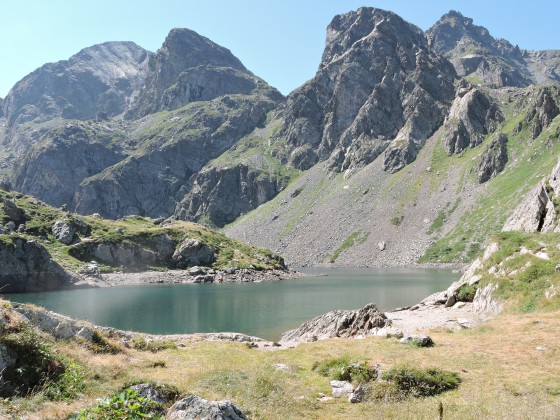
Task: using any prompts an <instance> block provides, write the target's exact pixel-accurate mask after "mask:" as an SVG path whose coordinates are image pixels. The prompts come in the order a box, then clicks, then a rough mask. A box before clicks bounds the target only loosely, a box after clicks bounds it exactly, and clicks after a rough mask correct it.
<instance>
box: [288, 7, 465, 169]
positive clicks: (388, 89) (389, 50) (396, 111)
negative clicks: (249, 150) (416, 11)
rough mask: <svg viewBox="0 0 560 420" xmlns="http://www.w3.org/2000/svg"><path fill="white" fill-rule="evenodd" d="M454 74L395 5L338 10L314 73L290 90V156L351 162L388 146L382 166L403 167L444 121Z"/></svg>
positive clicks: (304, 163)
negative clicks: (390, 9) (389, 9)
mask: <svg viewBox="0 0 560 420" xmlns="http://www.w3.org/2000/svg"><path fill="white" fill-rule="evenodd" d="M454 77H455V72H454V70H453V67H452V66H451V64H450V63H449V62H448V61H447V60H445V59H444V58H442V57H440V56H438V55H437V54H435V52H434V51H433V50H432V49H431V48H430V47H429V45H428V41H427V38H426V36H425V35H424V33H423V32H422V31H421V30H420V29H419V28H418V27H416V26H414V25H411V24H409V23H408V22H406V21H404V20H403V19H402V18H400V17H399V16H397V15H395V14H394V13H392V12H387V11H383V10H380V9H375V8H367V7H363V8H361V9H358V10H357V11H354V12H349V13H346V14H344V15H339V16H336V17H335V18H334V19H333V20H332V22H331V24H330V25H329V26H328V28H327V37H326V47H325V52H324V54H323V59H322V62H321V65H320V67H319V70H318V72H317V74H316V75H315V77H314V78H313V79H312V80H310V81H309V82H307V83H306V84H304V85H303V86H302V87H300V88H298V89H296V90H295V91H294V92H292V93H291V94H290V95H289V98H288V102H287V105H286V111H285V114H286V115H285V121H284V126H283V135H284V136H285V137H286V139H287V142H288V144H290V145H291V146H292V147H293V152H292V154H291V156H290V163H291V164H292V165H293V166H295V167H297V168H299V169H307V168H309V167H310V166H312V165H314V164H315V163H317V162H318V161H320V160H326V159H329V166H330V167H331V168H333V169H336V170H347V169H356V168H359V167H363V166H365V165H367V164H369V163H371V162H372V161H373V160H375V159H376V158H377V157H378V156H379V155H380V154H381V153H383V152H384V151H386V152H385V158H384V162H385V163H384V166H385V168H386V169H387V170H388V171H391V172H392V171H396V170H398V169H400V168H402V167H403V166H404V165H406V164H408V163H410V162H411V161H413V160H414V159H415V156H416V154H417V152H418V150H419V149H420V148H421V147H422V145H423V142H424V141H425V140H426V138H427V137H429V136H430V135H431V134H432V133H433V132H434V131H435V129H436V128H437V127H438V126H439V125H441V123H442V122H443V119H444V115H445V113H446V110H447V108H448V106H449V105H450V103H451V101H452V100H453V96H454V90H455V88H454V86H453V79H454Z"/></svg>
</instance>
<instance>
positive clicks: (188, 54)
mask: <svg viewBox="0 0 560 420" xmlns="http://www.w3.org/2000/svg"><path fill="white" fill-rule="evenodd" d="M257 88H265V89H270V87H269V86H268V85H267V84H266V83H265V82H264V81H263V80H261V79H259V78H257V77H255V76H254V75H253V74H252V73H251V72H249V71H248V70H247V69H246V68H245V66H243V64H241V61H239V59H238V58H237V57H235V56H234V55H233V54H232V53H231V52H230V51H229V50H228V49H227V48H224V47H222V46H220V45H218V44H215V43H214V42H212V41H210V40H209V39H208V38H206V37H203V36H201V35H199V34H197V33H196V32H194V31H192V30H190V29H173V30H172V31H171V32H170V33H169V35H168V36H167V38H166V39H165V42H164V43H163V45H162V47H161V48H160V49H159V50H158V51H157V53H156V55H155V56H154V57H153V58H152V59H151V60H150V63H149V73H148V76H147V77H146V81H145V84H144V87H143V89H142V91H141V93H140V95H139V97H138V99H137V101H136V102H135V104H134V105H133V106H132V107H131V109H130V110H129V111H128V112H127V114H126V116H127V118H138V117H142V116H145V115H147V114H150V113H153V112H157V111H161V110H174V109H178V108H181V107H182V106H184V105H186V104H188V103H191V102H195V101H208V100H212V99H215V98H217V97H219V96H223V95H228V94H248V93H250V92H252V91H253V90H255V89H257ZM270 90H271V93H272V94H273V96H275V98H276V99H280V98H281V97H282V96H281V95H280V94H279V93H278V92H277V91H275V90H274V92H272V89H270Z"/></svg>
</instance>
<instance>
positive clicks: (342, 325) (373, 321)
mask: <svg viewBox="0 0 560 420" xmlns="http://www.w3.org/2000/svg"><path fill="white" fill-rule="evenodd" d="M385 323H386V317H385V315H384V314H382V313H381V312H379V311H378V310H377V308H376V306H375V304H373V303H370V304H369V305H366V306H365V307H364V308H362V309H356V310H336V311H332V312H327V313H326V314H324V315H320V316H318V317H315V318H313V319H312V320H310V321H308V322H306V323H304V324H302V325H300V326H299V327H298V328H297V329H295V330H291V331H287V332H285V333H284V334H282V338H281V341H300V342H309V341H315V340H321V339H326V338H333V337H355V336H357V335H366V334H369V333H371V332H372V330H375V329H378V328H383V327H384V326H385Z"/></svg>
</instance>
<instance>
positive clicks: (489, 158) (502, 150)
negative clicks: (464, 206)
mask: <svg viewBox="0 0 560 420" xmlns="http://www.w3.org/2000/svg"><path fill="white" fill-rule="evenodd" d="M507 142H508V138H507V136H506V135H505V134H501V133H500V134H498V137H496V138H495V139H493V140H492V142H491V143H490V144H489V145H488V147H487V148H486V150H485V151H484V153H483V154H482V156H481V157H480V160H479V161H478V164H477V166H476V174H477V177H478V182H479V183H481V184H482V183H484V182H486V181H488V180H490V179H492V178H494V177H495V176H496V175H498V174H499V173H500V172H502V171H503V170H504V168H505V166H506V163H507V161H508V155H507Z"/></svg>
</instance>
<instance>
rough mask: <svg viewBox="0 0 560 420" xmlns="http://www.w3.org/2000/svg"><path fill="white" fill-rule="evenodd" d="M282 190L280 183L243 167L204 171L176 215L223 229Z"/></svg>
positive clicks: (199, 174) (266, 175) (196, 177)
mask: <svg viewBox="0 0 560 420" xmlns="http://www.w3.org/2000/svg"><path fill="white" fill-rule="evenodd" d="M281 188H282V184H281V182H280V181H279V180H278V179H274V178H272V177H271V176H270V175H269V174H267V173H263V172H260V171H258V170H255V169H253V168H251V167H249V166H247V165H243V164H239V165H236V166H234V167H231V168H229V167H224V168H210V169H208V170H202V171H201V172H199V173H198V174H197V175H196V176H195V178H194V181H193V186H192V188H191V190H190V191H189V193H188V194H187V196H186V197H185V198H184V199H183V201H182V202H181V203H180V204H179V206H178V207H177V210H176V212H175V215H176V216H177V217H178V218H179V219H183V220H194V221H198V220H204V219H207V220H209V221H210V222H211V223H212V224H213V225H215V226H219V227H222V226H224V225H226V224H227V223H231V222H233V221H234V220H235V219H237V218H238V217H239V216H240V215H242V214H245V213H247V212H249V211H251V210H253V209H254V208H256V207H258V206H260V205H261V204H263V203H266V202H267V201H269V200H270V199H272V198H273V197H275V196H276V195H277V194H278V193H279V192H280V190H281Z"/></svg>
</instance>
